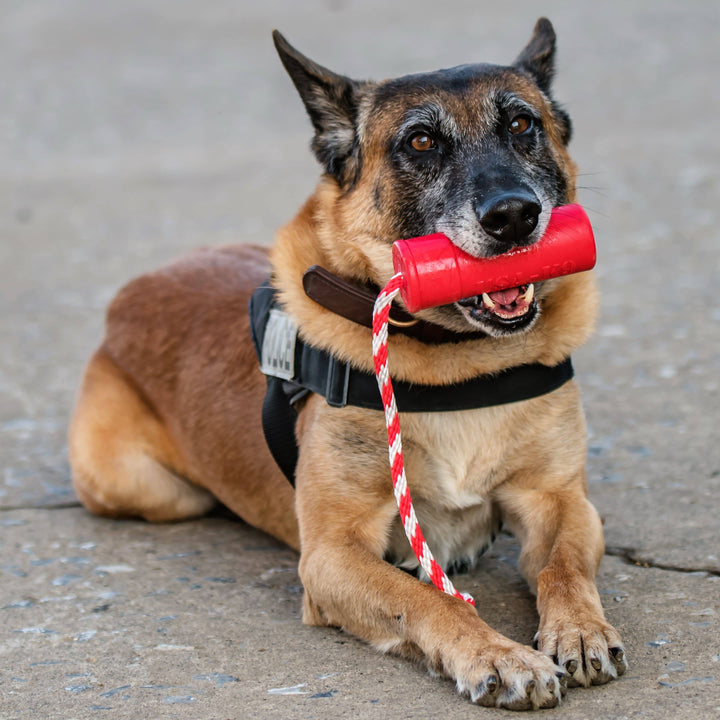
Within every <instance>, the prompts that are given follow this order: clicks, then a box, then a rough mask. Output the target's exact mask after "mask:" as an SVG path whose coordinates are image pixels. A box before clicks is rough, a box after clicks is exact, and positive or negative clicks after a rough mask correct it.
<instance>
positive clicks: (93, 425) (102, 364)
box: [69, 351, 215, 522]
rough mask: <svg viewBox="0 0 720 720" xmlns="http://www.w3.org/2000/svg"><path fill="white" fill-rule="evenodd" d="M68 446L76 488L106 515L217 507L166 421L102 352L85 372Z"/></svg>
mask: <svg viewBox="0 0 720 720" xmlns="http://www.w3.org/2000/svg"><path fill="white" fill-rule="evenodd" d="M69 450H70V464H71V467H72V474H73V486H74V488H75V491H76V493H77V495H78V497H79V498H80V500H81V501H82V503H83V504H84V505H85V506H86V507H87V508H88V509H89V510H91V511H92V512H94V513H97V514H99V515H108V516H111V517H129V516H135V517H143V518H145V519H146V520H150V521H153V522H167V521H172V520H183V519H186V518H191V517H197V516H199V515H204V514H205V513H206V512H208V511H209V510H210V509H211V508H212V507H213V506H214V505H215V499H214V498H213V496H212V495H211V494H210V493H209V492H207V491H206V490H204V489H202V488H200V487H198V486H197V485H194V484H192V483H190V482H188V481H187V480H185V479H184V478H183V477H181V475H180V474H179V473H182V461H181V460H180V458H179V456H178V453H177V451H176V450H175V449H174V447H173V444H172V442H171V441H170V438H169V437H168V435H167V433H166V431H165V429H164V427H163V426H162V423H161V422H160V420H159V419H158V417H157V416H156V415H155V414H154V413H153V412H152V410H151V409H150V408H149V407H148V405H147V404H146V403H145V402H144V401H143V399H142V398H141V397H140V396H139V395H138V394H137V392H136V391H135V390H134V388H133V387H132V386H131V385H130V384H129V383H128V382H127V380H126V379H125V377H124V376H123V374H122V373H121V372H120V370H119V369H118V368H117V366H116V365H115V364H114V363H113V362H112V360H110V358H109V357H107V355H105V354H103V353H102V352H101V351H100V352H98V353H96V354H95V355H94V356H93V358H92V359H91V360H90V363H89V364H88V367H87V369H86V371H85V376H84V378H83V383H82V386H81V388H80V396H79V398H78V403H77V406H76V409H75V414H74V416H73V420H72V423H71V427H70V441H69ZM170 468H172V469H170Z"/></svg>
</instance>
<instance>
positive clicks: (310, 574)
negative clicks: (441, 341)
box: [70, 80, 624, 709]
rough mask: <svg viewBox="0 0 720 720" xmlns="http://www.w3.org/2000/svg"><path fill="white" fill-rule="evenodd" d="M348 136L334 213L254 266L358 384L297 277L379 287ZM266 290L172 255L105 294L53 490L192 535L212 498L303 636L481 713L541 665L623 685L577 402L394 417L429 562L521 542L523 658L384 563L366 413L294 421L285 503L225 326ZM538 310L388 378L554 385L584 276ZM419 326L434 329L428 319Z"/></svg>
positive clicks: (403, 362)
mask: <svg viewBox="0 0 720 720" xmlns="http://www.w3.org/2000/svg"><path fill="white" fill-rule="evenodd" d="M523 82H524V81H523ZM526 85H527V87H524V86H523V88H521V89H523V91H524V92H526V93H530V94H531V95H533V97H534V98H535V101H536V102H537V103H539V104H540V105H541V106H542V107H544V108H545V110H544V112H545V113H546V125H547V127H548V133H549V136H550V138H551V141H552V147H553V152H554V153H555V155H556V157H557V159H558V161H559V162H561V164H562V167H563V168H564V172H566V174H567V176H568V177H572V176H573V174H574V165H573V164H572V161H571V160H570V158H569V157H568V156H567V152H566V150H565V148H564V146H563V144H562V143H561V141H560V138H559V135H558V131H557V130H556V129H555V127H554V125H553V122H554V120H553V118H552V115H551V114H550V109H549V104H548V101H547V99H546V98H544V96H542V94H541V93H540V91H539V90H537V89H536V88H535V86H534V85H533V84H532V83H531V82H530V81H529V80H528V81H527V83H526ZM488 92H490V91H489V90H488ZM485 104H486V105H487V103H485ZM398 112H400V110H398ZM461 112H463V110H462V106H459V108H456V113H461ZM360 121H361V125H362V117H361V120H360ZM388 122H390V119H388ZM363 132H364V133H366V136H364V137H363V142H364V143H365V148H366V153H365V157H364V165H363V172H362V175H361V177H360V178H359V180H358V183H357V185H356V187H354V189H353V191H352V192H351V193H348V192H343V191H342V190H341V189H340V187H339V186H338V184H337V183H336V182H335V181H334V180H332V179H330V178H327V177H326V178H325V179H324V180H322V181H321V182H320V184H319V186H318V188H317V190H316V192H315V193H314V194H313V196H312V197H311V198H310V199H309V200H308V202H307V203H306V204H305V206H304V207H303V208H302V209H301V211H300V212H299V214H298V215H297V217H296V218H295V219H294V220H293V221H292V222H291V223H290V224H288V225H287V226H286V227H284V228H283V229H282V230H281V231H280V232H279V234H278V236H277V239H276V243H275V245H274V247H273V250H272V254H271V260H272V269H273V272H274V282H275V284H276V286H277V288H278V289H279V290H280V294H281V300H282V303H283V304H284V306H285V309H286V310H287V311H288V312H290V313H291V314H292V315H293V316H294V318H295V319H296V320H297V321H298V323H299V326H300V333H301V335H302V337H303V338H304V339H305V340H306V341H307V342H309V343H312V344H314V345H316V346H319V347H322V348H325V349H327V350H330V351H331V352H333V353H334V354H336V355H337V356H339V357H341V358H342V359H344V360H346V361H349V362H351V363H352V364H353V365H354V366H356V367H358V368H362V369H366V370H370V369H371V368H372V357H371V336H370V330H369V329H367V328H364V327H361V326H359V325H356V324H354V323H352V322H350V321H349V320H345V319H343V318H340V317H338V316H336V315H334V314H332V313H330V312H329V311H327V310H325V309H323V308H322V307H320V306H318V305H317V304H315V303H314V302H312V301H311V300H309V299H308V298H307V297H306V296H305V294H304V292H303V290H302V286H301V278H302V274H303V272H304V271H305V270H306V269H307V268H308V267H310V266H311V265H315V264H319V265H322V266H324V267H326V268H327V269H329V270H331V271H333V272H335V273H337V274H338V275H341V276H343V277H345V278H347V279H349V280H356V281H374V282H375V283H377V284H378V285H381V286H382V285H383V284H384V283H385V281H387V280H388V279H389V277H390V276H391V274H392V266H391V260H390V242H391V241H392V239H394V238H393V237H392V228H390V227H388V226H386V225H385V224H384V223H385V219H384V217H383V213H382V211H380V210H376V211H371V210H370V208H371V207H372V206H373V199H372V193H373V187H374V183H375V181H376V180H377V179H378V178H379V179H380V181H382V179H383V177H385V171H384V165H383V162H384V160H383V151H382V148H383V147H384V146H383V144H382V140H381V138H380V137H378V138H373V137H372V136H371V135H372V133H371V132H370V131H369V130H367V128H363ZM573 194H574V190H571V191H570V197H569V199H571V198H572V196H573ZM269 272H270V265H269V264H268V260H267V256H266V252H265V251H264V250H262V249H260V248H255V247H250V246H245V247H242V246H238V247H232V248H222V249H217V250H210V251H199V252H196V253H193V254H191V255H189V256H188V257H186V258H184V259H182V260H180V261H178V262H176V263H174V264H173V265H170V266H168V267H166V268H164V269H162V270H159V271H157V272H154V273H150V274H148V275H144V276H142V277H140V278H138V279H136V280H134V281H133V282H131V283H130V284H129V285H127V286H126V287H125V288H123V290H121V291H120V293H119V294H118V296H117V297H116V299H115V300H114V302H113V303H112V305H111V307H110V309H109V311H108V319H107V332H106V336H105V339H104V341H103V343H102V345H101V347H100V349H99V350H98V352H97V353H96V354H95V355H94V356H93V358H92V359H91V360H90V363H89V365H88V368H87V370H86V373H85V377H84V380H83V384H82V387H81V391H80V395H79V399H78V404H77V407H76V410H75V414H74V418H73V422H72V426H71V432H70V459H71V465H72V469H73V481H74V484H75V488H76V491H77V493H78V496H79V497H80V499H81V500H82V501H83V503H84V504H85V505H86V506H87V507H88V508H89V509H90V510H92V511H93V512H97V513H100V514H105V515H111V516H133V515H135V516H141V517H145V518H146V519H148V520H153V521H168V520H179V519H182V518H185V517H193V516H196V515H199V514H202V513H203V512H206V511H207V510H209V509H210V507H211V506H212V505H213V503H214V501H215V500H214V499H215V498H217V499H218V500H220V501H221V502H223V503H224V504H225V505H227V506H228V507H229V508H230V509H231V510H233V511H234V512H236V513H237V514H238V515H239V516H240V517H242V518H243V519H245V520H246V521H247V522H249V523H251V524H253V525H255V526H256V527H258V528H260V529H262V530H264V531H266V532H268V533H270V534H272V535H274V536H275V537H277V538H279V539H281V540H283V541H284V542H286V543H288V544H289V545H290V546H291V547H293V548H296V549H298V550H300V549H302V553H301V557H300V575H301V578H302V581H303V585H304V588H305V595H304V604H303V618H304V621H305V622H306V623H309V624H316V625H337V626H341V627H343V628H345V629H346V630H348V631H349V632H352V633H355V634H357V635H358V636H360V637H362V638H364V639H366V640H367V641H368V642H370V643H372V644H373V645H375V646H376V647H378V648H380V649H382V650H384V651H392V652H396V653H399V654H402V655H405V656H406V657H408V658H410V659H414V660H423V661H424V662H425V663H427V665H428V666H429V667H431V668H432V669H434V670H435V671H437V672H441V673H443V674H446V675H447V676H449V677H451V678H453V679H454V680H455V681H456V683H457V686H458V689H459V690H460V691H461V692H463V693H467V694H469V695H470V696H471V697H472V699H473V700H477V701H478V702H480V703H482V704H488V705H499V706H503V707H510V708H517V709H521V708H528V707H535V708H537V707H549V706H552V705H555V704H557V702H558V700H559V696H560V690H559V686H558V681H557V678H556V672H558V670H559V668H558V667H557V666H556V664H555V661H556V662H557V663H559V664H560V665H561V666H563V665H564V666H565V667H566V668H567V669H568V670H570V671H572V670H575V671H574V674H573V675H572V677H571V684H573V683H574V684H583V685H589V684H591V683H600V682H606V681H607V680H609V679H611V678H612V677H616V676H617V675H618V674H619V673H621V672H623V670H624V661H623V660H622V658H621V657H620V659H619V660H618V658H617V657H615V656H614V655H613V654H612V653H611V652H609V650H610V649H611V648H619V647H621V642H620V638H619V637H618V635H617V633H616V632H615V631H614V630H613V628H612V627H610V626H609V625H608V624H607V622H606V621H605V618H604V616H603V612H602V607H601V604H600V600H599V596H598V593H597V590H596V587H595V583H594V577H595V574H596V572H597V568H598V565H599V562H600V559H601V557H602V554H603V539H602V531H601V525H600V521H599V518H598V515H597V513H596V511H595V510H594V509H593V507H592V506H591V505H590V503H589V502H588V499H587V488H586V481H585V471H584V466H585V424H584V419H583V413H582V408H581V405H580V398H579V392H578V388H577V386H576V384H575V383H574V382H569V383H567V384H565V385H564V386H563V387H562V388H560V389H559V390H557V391H555V392H553V393H551V394H549V395H545V396H542V397H539V398H535V399H533V400H528V401H525V402H519V403H513V404H509V405H504V406H499V407H493V408H487V409H480V410H469V411H463V412H449V413H438V414H435V413H416V414H401V425H402V432H403V440H404V455H405V458H406V464H407V473H408V478H409V484H410V488H411V491H412V494H413V498H414V501H415V504H416V511H417V515H418V518H419V520H420V523H421V525H422V527H423V530H424V531H425V534H426V536H427V539H428V541H429V544H430V546H431V547H432V549H433V550H434V551H435V553H436V555H437V557H438V558H439V560H440V561H441V562H443V563H448V562H451V561H453V560H455V559H457V558H462V557H466V558H468V559H472V558H473V557H474V556H475V555H476V554H477V553H478V552H479V551H480V550H481V548H482V547H483V545H484V544H486V543H487V542H489V540H490V539H491V536H492V534H493V532H494V531H495V530H496V529H497V524H498V522H499V521H500V520H502V521H503V522H504V524H505V526H506V527H509V528H510V529H511V530H512V531H513V532H514V533H515V534H516V535H517V537H518V538H519V539H520V541H521V543H522V555H521V569H522V571H523V574H524V575H525V577H526V578H527V581H528V583H529V585H530V587H531V588H532V589H533V591H534V592H537V597H538V611H539V613H540V628H539V632H538V645H539V650H538V651H536V650H532V649H530V648H528V647H525V646H522V645H520V644H518V643H515V642H512V641H510V640H508V639H506V638H504V637H503V636H502V635H500V634H499V633H497V632H496V631H494V630H492V629H490V628H489V627H488V626H487V625H486V624H485V623H484V622H483V621H482V620H481V619H480V618H479V617H478V616H477V613H476V612H475V610H474V609H473V608H472V607H470V606H469V605H468V604H467V603H465V602H462V601H460V600H457V599H455V598H452V597H449V596H447V595H444V594H442V593H441V592H439V591H437V590H436V589H435V588H433V587H431V586H429V585H428V584H426V583H423V582H420V581H418V580H417V579H415V578H413V577H411V576H410V575H408V574H407V573H405V572H403V571H402V570H400V569H398V568H397V567H394V566H393V565H391V564H389V563H388V562H386V561H385V559H384V558H385V557H386V556H392V557H393V558H394V559H395V560H396V561H397V562H398V563H399V564H402V565H404V566H406V567H410V568H412V567H415V566H417V561H416V560H415V558H414V556H413V554H412V552H411V550H410V547H409V544H408V542H407V540H406V539H405V537H404V535H403V533H402V530H401V527H400V524H399V518H398V512H397V508H396V506H395V501H394V497H393V493H392V487H391V482H390V476H389V470H388V465H387V445H386V435H385V428H384V420H383V415H382V413H380V412H378V411H372V410H363V409H359V408H355V407H346V408H342V409H337V408H331V407H330V406H328V405H327V403H326V402H325V401H324V399H323V398H321V397H318V396H311V397H310V398H309V399H308V400H307V401H306V402H305V404H304V406H303V407H302V408H301V409H300V413H299V418H298V426H297V437H298V443H299V447H300V457H299V463H298V467H297V489H296V491H293V489H292V488H291V486H290V485H289V484H288V483H287V481H286V480H285V479H284V477H283V476H282V475H281V473H280V471H279V470H278V469H277V467H276V466H275V464H274V462H273V460H272V458H271V456H270V454H269V451H268V449H267V447H266V445H265V441H264V438H263V434H262V430H261V428H260V408H261V405H262V399H263V395H264V390H265V380H264V378H263V376H262V375H261V373H260V371H259V368H258V363H257V360H256V357H255V354H254V350H253V348H252V344H251V340H250V333H249V322H248V316H247V311H246V306H247V302H248V299H249V296H250V294H251V292H252V290H253V289H254V288H255V287H256V286H257V285H259V284H260V283H261V282H262V281H263V280H264V279H265V278H266V277H267V276H268V274H269ZM540 306H541V316H540V319H539V320H538V321H537V322H536V323H535V325H534V326H533V327H532V328H531V329H530V330H529V331H527V332H525V333H521V334H516V335H510V336H508V337H499V338H485V339H479V340H478V339H475V340H468V341H466V342H462V343H456V344H452V345H427V344H424V343H421V342H419V341H417V340H414V339H411V338H408V337H405V336H401V335H395V336H393V337H392V338H391V341H390V348H389V358H390V370H391V373H392V375H393V377H395V378H398V379H403V380H407V381H412V382H416V383H429V384H451V383H454V382H457V381H460V380H464V379H468V378H472V377H475V376H477V375H479V374H483V373H489V372H496V371H499V370H502V369H504V368H507V367H511V366H515V365H519V364H523V363H529V362H540V363H544V364H547V365H553V364H556V363H558V362H560V361H561V360H562V359H564V358H565V357H567V356H568V355H569V354H570V353H571V352H572V351H573V350H574V349H576V348H577V347H578V346H579V345H581V344H582V343H583V342H584V341H585V340H586V339H587V338H588V336H589V334H590V333H591V331H592V327H593V322H594V318H595V314H596V310H597V293H596V288H595V283H594V280H593V277H592V275H591V274H589V273H585V274H581V275H576V276H572V277H566V278H562V279H559V280H555V281H550V282H547V283H545V284H544V285H543V287H542V289H541V290H540ZM420 315H421V316H424V317H426V318H427V319H429V320H433V319H435V318H436V315H435V314H434V311H433V310H428V311H424V312H423V313H420ZM573 662H575V663H576V664H579V667H578V668H577V669H574V668H573V667H572V663H573ZM493 683H494V684H493Z"/></svg>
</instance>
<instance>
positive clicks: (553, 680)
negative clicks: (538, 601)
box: [453, 640, 566, 710]
mask: <svg viewBox="0 0 720 720" xmlns="http://www.w3.org/2000/svg"><path fill="white" fill-rule="evenodd" d="M453 675H454V676H455V678H456V680H457V688H458V692H460V693H461V694H462V695H466V696H469V697H470V699H471V700H472V701H473V702H474V703H477V704H478V705H483V706H485V707H499V708H506V709H508V710H537V709H539V708H551V707H555V706H556V705H558V704H559V703H560V701H561V699H562V697H563V696H564V695H565V690H566V674H565V672H564V671H563V670H562V668H559V667H558V666H557V665H555V663H554V662H553V661H552V660H551V659H550V658H548V657H547V656H546V655H544V654H543V653H540V652H537V651H535V650H533V649H532V648H529V647H526V646H524V645H520V644H519V643H514V642H512V641H510V640H507V641H505V642H500V643H496V644H493V645H490V646H487V647H484V648H482V649H480V650H479V651H477V650H476V651H475V652H473V651H469V652H466V653H464V658H463V660H462V661H461V662H460V663H458V664H457V665H456V667H455V671H454V672H453Z"/></svg>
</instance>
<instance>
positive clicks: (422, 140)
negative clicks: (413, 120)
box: [409, 132, 437, 152]
mask: <svg viewBox="0 0 720 720" xmlns="http://www.w3.org/2000/svg"><path fill="white" fill-rule="evenodd" d="M409 142H410V147H411V148H412V149H413V150H415V151H416V152H427V151H428V150H434V149H435V148H436V147H437V144H436V143H435V140H434V139H433V138H432V137H431V136H430V135H428V134H427V133H425V132H417V133H415V134H414V135H412V136H411V138H410V140H409Z"/></svg>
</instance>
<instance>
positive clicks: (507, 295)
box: [488, 287, 520, 305]
mask: <svg viewBox="0 0 720 720" xmlns="http://www.w3.org/2000/svg"><path fill="white" fill-rule="evenodd" d="M488 295H489V296H490V299H491V300H492V301H493V302H495V303H498V305H512V304H513V303H514V302H515V301H516V300H517V299H518V295H520V288H519V287H514V288H508V289H507V290H496V291H495V292H491V293H488Z"/></svg>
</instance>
